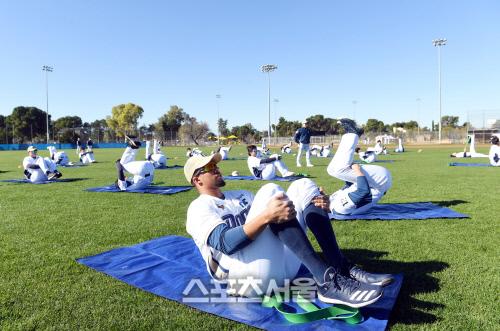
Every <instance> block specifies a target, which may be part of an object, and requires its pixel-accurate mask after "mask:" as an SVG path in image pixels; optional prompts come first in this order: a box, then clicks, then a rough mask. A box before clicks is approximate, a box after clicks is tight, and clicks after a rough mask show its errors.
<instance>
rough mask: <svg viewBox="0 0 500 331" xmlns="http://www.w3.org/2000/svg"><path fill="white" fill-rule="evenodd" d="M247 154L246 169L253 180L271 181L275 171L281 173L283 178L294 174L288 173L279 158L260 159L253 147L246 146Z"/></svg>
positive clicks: (275, 156)
mask: <svg viewBox="0 0 500 331" xmlns="http://www.w3.org/2000/svg"><path fill="white" fill-rule="evenodd" d="M247 152H248V159H247V164H248V169H250V173H251V174H252V175H253V176H254V177H255V178H260V179H264V180H271V179H273V178H275V177H276V170H278V171H279V172H280V173H281V176H283V177H289V176H293V175H294V173H293V172H291V171H289V170H288V168H287V167H286V165H285V163H283V161H281V156H280V155H278V154H273V155H271V156H270V157H268V158H262V157H260V155H259V154H260V153H259V152H258V151H257V147H256V146H255V145H249V146H247Z"/></svg>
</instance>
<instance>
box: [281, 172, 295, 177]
mask: <svg viewBox="0 0 500 331" xmlns="http://www.w3.org/2000/svg"><path fill="white" fill-rule="evenodd" d="M290 176H295V172H292V171H287V172H285V173H284V174H283V177H290Z"/></svg>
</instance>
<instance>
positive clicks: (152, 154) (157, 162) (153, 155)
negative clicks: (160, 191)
mask: <svg viewBox="0 0 500 331" xmlns="http://www.w3.org/2000/svg"><path fill="white" fill-rule="evenodd" d="M146 160H148V161H150V162H151V163H153V165H154V167H155V168H162V167H166V166H167V157H166V156H165V155H164V154H163V153H162V151H161V149H160V145H159V144H158V140H156V139H154V140H153V151H151V142H150V141H149V140H147V141H146Z"/></svg>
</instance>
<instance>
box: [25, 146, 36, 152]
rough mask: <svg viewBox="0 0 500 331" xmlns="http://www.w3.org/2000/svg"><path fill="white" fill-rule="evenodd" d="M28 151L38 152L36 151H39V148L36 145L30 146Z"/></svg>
mask: <svg viewBox="0 0 500 331" xmlns="http://www.w3.org/2000/svg"><path fill="white" fill-rule="evenodd" d="M27 151H28V152H36V151H38V148H36V147H35V146H30V147H28V149H27Z"/></svg>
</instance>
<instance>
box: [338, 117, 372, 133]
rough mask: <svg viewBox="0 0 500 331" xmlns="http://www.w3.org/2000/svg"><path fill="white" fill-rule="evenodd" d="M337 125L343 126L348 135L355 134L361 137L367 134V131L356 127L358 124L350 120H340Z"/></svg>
mask: <svg viewBox="0 0 500 331" xmlns="http://www.w3.org/2000/svg"><path fill="white" fill-rule="evenodd" d="M337 123H338V124H340V125H342V127H343V128H344V130H345V132H346V133H355V134H357V135H358V136H361V135H362V134H363V133H364V132H365V130H363V129H362V128H359V127H358V126H357V125H356V122H354V121H353V120H351V119H348V118H342V119H340V120H338V121H337Z"/></svg>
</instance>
